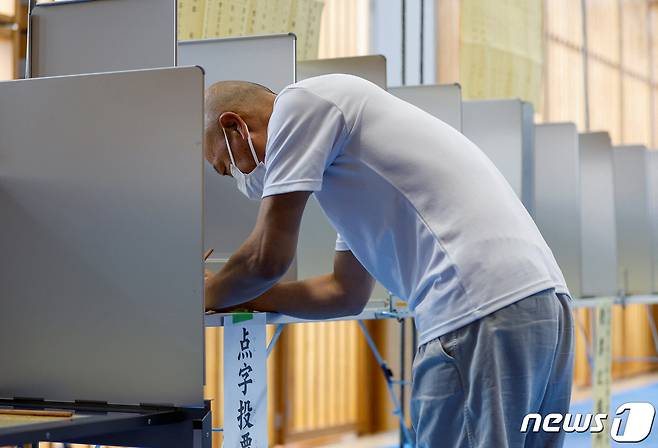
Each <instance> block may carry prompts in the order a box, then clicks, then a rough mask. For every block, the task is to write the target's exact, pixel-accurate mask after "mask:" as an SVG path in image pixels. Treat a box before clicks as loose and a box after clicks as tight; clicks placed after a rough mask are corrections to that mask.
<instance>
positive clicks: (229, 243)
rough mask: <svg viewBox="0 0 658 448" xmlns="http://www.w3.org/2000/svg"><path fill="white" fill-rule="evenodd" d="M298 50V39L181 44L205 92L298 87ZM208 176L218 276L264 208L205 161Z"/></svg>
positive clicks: (209, 235) (208, 240)
mask: <svg viewBox="0 0 658 448" xmlns="http://www.w3.org/2000/svg"><path fill="white" fill-rule="evenodd" d="M295 44H296V38H295V35H294V34H273V35H267V36H253V37H237V38H224V39H207V40H196V41H184V42H180V43H179V44H178V62H179V64H180V65H198V66H200V67H202V68H203V69H204V71H205V73H206V76H205V84H206V87H209V86H210V85H212V84H214V83H216V82H218V81H227V80H242V81H250V82H255V83H258V84H261V85H264V86H265V87H268V88H269V89H271V90H272V91H274V92H279V91H281V90H282V89H283V88H284V87H286V86H287V85H289V84H292V83H294V82H295ZM204 172H205V179H204V182H205V187H204V190H205V197H204V203H205V206H204V210H205V217H204V229H205V230H204V231H205V235H204V239H205V244H206V247H212V248H215V253H214V255H213V256H212V257H211V258H210V259H209V260H208V262H209V263H208V265H209V268H210V269H212V270H218V269H219V268H220V267H221V265H222V264H223V263H224V262H225V261H226V259H227V258H228V257H229V256H230V255H231V254H232V253H233V252H235V251H236V250H237V249H238V247H240V245H241V244H242V243H243V242H244V241H245V240H246V239H247V237H248V236H249V233H251V230H252V229H253V226H254V224H255V223H256V216H257V214H258V206H259V204H260V203H259V202H256V201H250V200H248V199H247V198H246V197H244V195H242V193H240V192H239V191H238V189H237V187H236V186H235V180H234V179H233V178H231V177H229V176H220V175H219V174H217V173H216V172H215V170H214V169H213V167H212V166H211V165H210V164H209V163H208V162H206V161H204ZM293 269H294V267H293ZM289 274H292V273H289Z"/></svg>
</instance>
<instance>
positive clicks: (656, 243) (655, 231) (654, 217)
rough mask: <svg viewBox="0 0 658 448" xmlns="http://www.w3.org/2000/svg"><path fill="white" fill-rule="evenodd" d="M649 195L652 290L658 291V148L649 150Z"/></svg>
mask: <svg viewBox="0 0 658 448" xmlns="http://www.w3.org/2000/svg"><path fill="white" fill-rule="evenodd" d="M647 157H648V159H649V163H648V165H649V197H650V200H651V205H650V207H651V223H652V224H653V226H652V241H653V249H652V252H653V263H652V264H653V292H654V293H658V150H653V151H649V152H648V154H647Z"/></svg>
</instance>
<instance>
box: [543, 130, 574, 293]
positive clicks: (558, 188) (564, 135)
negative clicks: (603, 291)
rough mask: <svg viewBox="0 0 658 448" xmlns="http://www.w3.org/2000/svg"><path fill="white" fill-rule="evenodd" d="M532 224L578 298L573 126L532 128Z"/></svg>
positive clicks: (571, 290) (570, 289)
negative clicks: (533, 180)
mask: <svg viewBox="0 0 658 448" xmlns="http://www.w3.org/2000/svg"><path fill="white" fill-rule="evenodd" d="M534 218H535V222H536V223H537V227H539V230H540V231H541V233H542V235H543V236H544V239H545V240H546V242H547V243H548V245H549V246H550V248H551V250H552V251H553V254H554V255H555V258H556V260H557V262H558V264H559V265H560V268H561V270H562V273H563V274H564V277H565V279H566V281H567V286H568V287H569V291H570V292H571V295H572V296H573V297H581V296H582V292H581V263H582V261H581V240H580V238H581V234H580V156H579V154H578V131H577V129H576V125H575V124H573V123H550V124H539V125H537V126H536V127H535V216H534Z"/></svg>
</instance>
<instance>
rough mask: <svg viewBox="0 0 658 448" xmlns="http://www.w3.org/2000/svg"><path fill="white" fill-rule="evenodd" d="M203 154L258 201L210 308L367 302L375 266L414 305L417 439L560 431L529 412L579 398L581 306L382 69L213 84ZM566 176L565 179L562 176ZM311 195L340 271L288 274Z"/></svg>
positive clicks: (291, 310)
mask: <svg viewBox="0 0 658 448" xmlns="http://www.w3.org/2000/svg"><path fill="white" fill-rule="evenodd" d="M205 144H206V149H205V151H206V158H207V160H208V161H209V162H210V163H211V164H212V165H213V166H214V168H215V170H216V171H217V172H218V173H219V174H221V175H232V176H233V177H234V178H235V179H236V182H237V187H238V188H239V189H240V190H241V191H242V192H243V193H245V195H247V196H248V197H249V198H251V199H261V198H262V201H261V204H260V209H259V214H258V218H257V222H256V224H255V226H254V229H253V231H252V233H251V235H250V236H249V237H248V239H247V240H246V241H245V242H244V243H243V245H242V246H241V247H240V248H239V249H238V250H237V251H236V252H235V253H234V254H233V256H232V257H231V258H230V260H229V261H228V262H227V264H226V265H225V267H224V268H223V269H222V270H221V271H220V272H218V273H217V274H216V275H214V276H213V277H211V278H209V279H208V281H207V283H206V307H207V308H208V309H225V308H227V307H232V306H235V305H238V304H242V303H247V306H249V307H251V308H253V309H256V310H261V311H277V312H281V313H285V314H289V315H293V316H300V317H305V318H327V317H333V316H340V315H350V314H357V313H358V312H359V311H360V310H362V309H363V307H364V306H365V303H366V301H367V300H368V298H369V296H370V294H371V291H372V288H373V277H374V278H376V279H377V280H378V281H379V282H381V284H382V285H383V286H385V287H386V288H387V289H389V290H390V291H392V292H393V293H394V294H395V295H397V296H399V297H400V298H402V299H404V300H407V301H408V302H409V306H410V308H411V309H413V310H414V311H415V323H416V327H417V329H418V333H419V345H420V348H419V350H418V353H417V355H416V358H415V360H414V373H413V389H412V406H411V407H412V421H413V424H414V427H415V429H416V434H417V439H416V442H417V446H419V447H438V446H445V447H496V448H503V447H523V446H527V447H545V446H546V447H549V446H550V447H553V446H561V444H562V434H560V433H543V434H524V433H521V432H520V427H521V423H522V420H523V417H524V415H525V414H527V413H540V414H548V413H552V412H560V413H565V412H567V411H568V405H569V399H570V392H571V376H572V372H571V367H572V333H573V328H572V320H571V316H570V309H569V302H570V298H569V296H568V291H567V288H566V287H565V282H564V279H563V277H562V274H561V272H560V270H559V268H558V266H557V264H556V262H555V259H554V258H553V255H552V253H551V251H550V249H549V248H548V247H547V245H546V243H545V242H544V240H543V238H542V237H541V235H540V233H539V231H538V230H537V228H536V226H535V224H534V222H533V221H532V219H531V218H530V216H529V215H528V213H527V212H526V210H525V208H524V207H523V205H522V204H521V203H520V201H519V200H518V198H517V197H516V195H515V194H514V192H513V190H512V188H511V187H510V186H509V185H508V183H507V182H506V181H505V179H504V178H503V176H502V175H501V174H500V173H499V172H498V170H497V169H496V168H495V167H494V165H493V164H492V163H491V161H489V159H487V157H486V156H485V155H484V154H483V153H482V152H481V151H480V150H479V149H478V148H477V147H476V146H475V145H474V144H473V143H471V142H470V141H469V140H468V139H466V138H465V137H464V136H463V135H462V134H460V133H459V132H457V131H456V130H454V129H452V128H451V127H450V126H448V125H446V124H445V123H443V122H441V121H440V120H438V119H436V118H434V117H432V116H430V115H429V114H427V113H425V112H423V111H421V110H420V109H418V108H416V107H414V106H412V105H410V104H408V103H406V102H404V101H402V100H400V99H398V98H396V97H394V96H392V95H390V94H388V93H387V92H385V91H384V90H382V89H380V88H378V87H377V86H375V85H374V84H371V83H369V82H368V81H365V80H363V79H360V78H357V77H353V76H349V75H327V76H320V77H317V78H311V79H307V80H305V81H302V82H299V83H296V84H293V85H291V86H288V87H287V88H285V89H284V90H283V91H282V92H281V93H279V94H278V95H275V94H273V93H272V92H270V91H268V90H267V89H265V88H263V87H261V86H258V85H255V84H250V83H244V82H236V81H229V82H221V83H217V84H215V85H213V86H211V87H210V88H209V89H208V91H207V93H206V135H205ZM556 181H559V179H556ZM311 193H314V194H315V196H316V198H317V199H318V201H319V203H320V206H321V207H322V208H323V210H324V211H325V213H326V215H327V217H328V218H329V220H330V221H331V223H332V225H333V226H334V227H335V229H336V230H337V232H338V237H337V240H336V255H335V260H334V271H333V273H329V274H327V275H324V276H321V277H315V278H310V279H304V280H301V281H294V282H279V279H280V278H281V277H282V276H283V274H284V273H285V272H286V270H287V269H288V267H289V266H290V263H291V262H292V260H293V256H294V253H295V249H296V245H297V237H298V232H299V225H300V220H301V217H302V213H303V211H304V207H305V205H306V202H307V200H308V197H309V196H310V194H311Z"/></svg>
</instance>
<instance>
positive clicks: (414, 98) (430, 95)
mask: <svg viewBox="0 0 658 448" xmlns="http://www.w3.org/2000/svg"><path fill="white" fill-rule="evenodd" d="M388 91H389V92H390V93H392V94H393V95H395V96H397V97H398V98H400V99H403V100H404V101H406V102H408V103H411V104H413V105H414V106H416V107H418V108H420V109H423V110H424V111H425V112H427V113H429V114H431V115H433V116H435V117H436V118H438V119H439V120H441V121H444V122H445V123H447V124H449V125H450V126H452V127H453V128H455V129H457V130H458V131H461V130H462V89H461V86H460V85H459V84H445V85H420V86H402V87H391V88H389V89H388Z"/></svg>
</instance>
